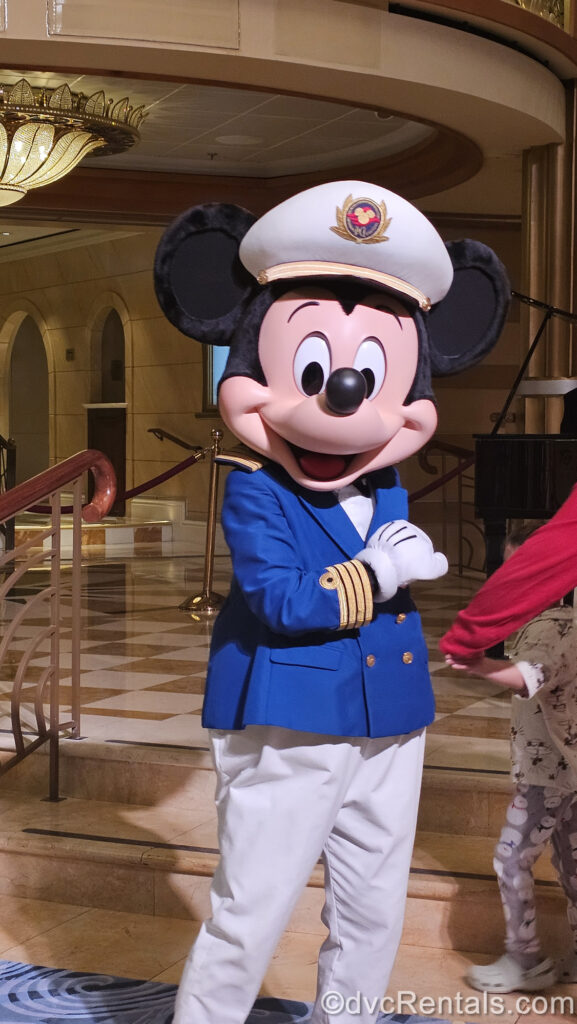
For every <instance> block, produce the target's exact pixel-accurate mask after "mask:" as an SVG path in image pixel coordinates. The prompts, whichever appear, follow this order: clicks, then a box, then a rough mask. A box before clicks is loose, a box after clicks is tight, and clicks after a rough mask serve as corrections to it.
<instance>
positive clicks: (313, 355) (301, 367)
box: [293, 334, 331, 395]
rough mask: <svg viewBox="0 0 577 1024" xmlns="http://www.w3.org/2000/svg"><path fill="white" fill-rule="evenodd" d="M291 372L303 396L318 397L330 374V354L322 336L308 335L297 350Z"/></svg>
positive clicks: (325, 340)
mask: <svg viewBox="0 0 577 1024" xmlns="http://www.w3.org/2000/svg"><path fill="white" fill-rule="evenodd" d="M293 372H294V378H295V383H296V386H297V388H298V389H299V391H300V392H302V394H303V395H319V394H320V393H321V391H324V390H325V384H326V381H327V377H328V376H329V374H330V372H331V352H330V349H329V346H328V344H327V339H326V338H325V337H324V335H322V334H308V335H307V337H306V338H304V340H303V341H301V343H300V345H299V347H298V348H297V351H296V355H295V359H294V363H293Z"/></svg>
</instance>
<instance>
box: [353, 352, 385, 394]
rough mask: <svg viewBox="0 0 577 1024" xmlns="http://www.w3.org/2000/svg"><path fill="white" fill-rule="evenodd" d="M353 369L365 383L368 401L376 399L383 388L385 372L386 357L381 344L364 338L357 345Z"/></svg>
mask: <svg viewBox="0 0 577 1024" xmlns="http://www.w3.org/2000/svg"><path fill="white" fill-rule="evenodd" d="M354 368H355V370H358V371H359V373H362V375H363V377H364V378H365V380H366V382H367V394H366V397H367V398H368V399H369V401H370V400H371V399H373V398H376V397H377V395H378V393H379V391H380V390H381V388H382V386H383V381H384V379H385V375H386V372H387V357H386V356H385V353H384V351H383V347H382V345H381V343H380V342H379V341H377V339H376V338H365V340H364V341H363V343H362V344H361V345H359V348H358V351H357V354H356V357H355V362H354Z"/></svg>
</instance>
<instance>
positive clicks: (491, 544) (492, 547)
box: [484, 518, 507, 658]
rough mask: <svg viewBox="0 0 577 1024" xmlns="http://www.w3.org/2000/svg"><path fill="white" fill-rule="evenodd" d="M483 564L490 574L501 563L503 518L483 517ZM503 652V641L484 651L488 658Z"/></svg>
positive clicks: (505, 529) (495, 656) (505, 528)
mask: <svg viewBox="0 0 577 1024" xmlns="http://www.w3.org/2000/svg"><path fill="white" fill-rule="evenodd" d="M484 524H485V564H486V571H487V576H491V575H492V573H494V572H495V570H496V569H498V568H499V566H500V565H502V564H503V548H504V546H505V537H506V535H507V522H506V520H505V519H504V518H499V519H485V520H484ZM504 652H505V645H504V644H503V643H498V644H495V646H494V647H491V648H489V650H487V651H486V652H485V653H486V654H487V655H488V656H489V657H490V658H502V657H503V655H504Z"/></svg>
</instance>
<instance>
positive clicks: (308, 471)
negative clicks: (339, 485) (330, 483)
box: [290, 444, 355, 480]
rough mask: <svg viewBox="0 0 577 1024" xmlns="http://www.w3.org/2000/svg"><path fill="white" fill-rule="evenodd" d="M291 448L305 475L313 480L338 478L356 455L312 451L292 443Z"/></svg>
mask: <svg viewBox="0 0 577 1024" xmlns="http://www.w3.org/2000/svg"><path fill="white" fill-rule="evenodd" d="M290 449H291V451H292V453H293V455H294V457H295V459H296V461H297V463H298V465H299V467H300V469H301V470H302V472H303V473H304V474H305V476H308V477H310V479H311V480H338V479H339V478H340V477H342V476H343V475H344V474H345V472H346V471H347V469H348V467H349V466H350V464H351V462H352V461H353V459H354V458H355V455H354V454H353V455H326V454H325V453H324V452H312V451H309V450H308V449H306V448H298V447H297V446H296V445H294V444H291V445H290Z"/></svg>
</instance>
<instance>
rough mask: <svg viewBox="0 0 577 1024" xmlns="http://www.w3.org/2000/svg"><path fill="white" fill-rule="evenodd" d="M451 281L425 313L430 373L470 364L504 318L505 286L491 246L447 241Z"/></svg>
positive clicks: (504, 276) (494, 338)
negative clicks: (452, 273)
mask: <svg viewBox="0 0 577 1024" xmlns="http://www.w3.org/2000/svg"><path fill="white" fill-rule="evenodd" d="M447 250H448V253H449V256H450V257H451V262H452V264H453V268H454V271H455V273H454V277H453V283H452V285H451V287H450V289H449V291H448V293H447V295H446V296H445V298H444V299H442V300H441V301H440V302H438V303H437V305H436V306H433V308H432V309H431V311H430V313H429V314H428V315H427V316H426V317H425V319H426V323H427V329H428V333H429V341H430V354H431V369H432V372H433V376H438V377H442V376H446V375H448V374H451V373H459V372H460V371H461V370H466V369H467V368H468V367H470V366H474V365H475V363H478V362H479V360H481V359H482V358H483V356H485V355H486V354H487V352H489V351H490V349H491V348H492V347H493V345H494V344H495V342H496V341H497V339H498V337H499V335H500V333H501V331H502V329H503V325H504V323H505V318H506V316H507V310H508V308H509V302H510V299H511V286H510V284H509V279H508V277H507V272H506V270H505V268H504V266H503V264H502V263H501V261H500V260H499V258H498V257H497V256H496V255H495V253H494V252H493V250H492V249H489V247H488V246H486V245H483V243H482V242H474V241H472V240H471V239H470V238H465V239H463V240H462V241H460V242H448V243H447Z"/></svg>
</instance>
